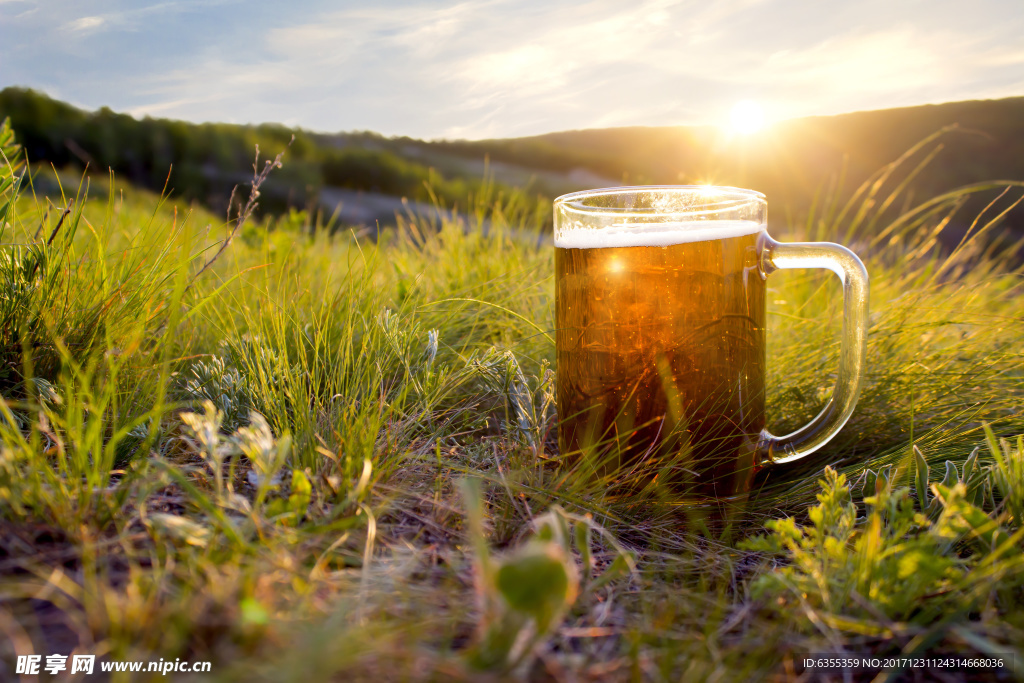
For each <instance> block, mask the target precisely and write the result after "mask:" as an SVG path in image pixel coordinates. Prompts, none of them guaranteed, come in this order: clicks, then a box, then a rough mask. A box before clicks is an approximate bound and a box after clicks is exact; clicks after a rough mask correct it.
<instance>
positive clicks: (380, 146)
mask: <svg viewBox="0 0 1024 683" xmlns="http://www.w3.org/2000/svg"><path fill="white" fill-rule="evenodd" d="M5 117H9V118H10V120H11V125H12V126H13V128H14V130H15V133H16V134H17V136H18V140H19V142H21V144H22V145H23V147H24V149H25V151H26V152H27V154H28V157H29V159H30V160H31V161H32V162H48V163H53V164H54V165H55V166H57V167H58V168H63V167H66V166H69V165H70V166H76V167H78V168H85V167H86V166H88V167H89V168H90V169H92V170H93V171H99V172H103V173H105V172H106V171H107V169H108V168H109V169H112V170H113V171H114V172H115V173H116V174H117V176H118V177H119V178H123V179H127V180H129V181H130V182H132V183H134V184H136V185H140V186H143V187H147V188H150V189H153V190H156V191H160V190H162V189H163V188H164V187H165V186H166V188H167V189H168V191H170V192H171V193H172V195H173V196H176V197H179V198H183V199H186V200H198V201H200V202H202V203H204V204H207V205H208V206H211V207H213V208H218V209H220V208H224V207H225V206H226V203H227V198H228V197H229V196H230V193H231V188H232V187H234V186H235V185H238V184H245V183H247V182H248V181H249V180H251V179H252V164H253V160H254V153H255V147H256V145H259V149H260V157H261V160H262V159H272V158H273V157H274V156H275V155H276V154H277V153H279V152H281V151H284V150H287V151H286V152H285V164H284V167H283V168H282V169H280V170H278V171H275V172H274V173H273V174H272V175H271V176H270V180H269V181H268V182H267V183H266V184H265V185H264V186H263V188H262V199H261V203H262V205H263V208H264V209H265V210H269V211H271V212H278V211H281V210H282V209H284V208H286V207H288V206H292V207H298V208H304V207H306V206H308V205H311V203H313V202H315V201H316V197H317V193H318V192H319V190H320V188H321V187H323V186H325V185H330V186H335V187H342V188H350V189H355V190H365V191H370V192H380V193H384V194H389V195H395V196H404V197H408V198H410V199H417V200H424V201H425V200H429V198H430V197H429V192H428V190H427V187H426V184H429V186H430V188H431V190H432V191H433V192H434V194H435V195H436V196H437V197H439V198H440V199H441V200H442V201H444V202H447V203H449V204H451V203H454V202H463V201H465V198H466V195H467V193H468V192H470V191H473V190H475V189H477V188H478V187H479V185H480V180H481V179H480V178H463V177H454V178H445V177H443V176H441V175H440V174H439V173H438V172H437V171H435V170H434V169H432V168H430V167H429V166H428V165H425V164H423V163H420V162H418V161H415V160H410V159H405V158H403V157H402V156H400V155H399V154H396V153H394V152H392V151H390V150H389V149H387V141H386V140H385V139H384V138H383V137H381V136H379V135H375V134H372V133H365V134H359V133H357V134H351V135H346V136H322V135H316V134H313V133H309V132H307V131H303V130H290V129H288V128H285V127H284V126H281V125H276V124H264V125H259V126H241V125H233V124H223V123H203V124H192V123H186V122H184V121H173V120H167V119H153V118H148V117H147V118H144V119H141V120H137V119H135V118H133V117H132V116H129V115H127V114H119V113H116V112H113V111H111V110H110V109H109V108H107V107H103V108H101V109H100V110H98V111H95V112H86V111H82V110H81V109H78V108H76V107H73V106H71V105H70V104H67V103H64V102H61V101H59V100H55V99H52V98H50V97H48V96H46V95H44V94H42V93H39V92H36V91H33V90H29V89H24V88H13V87H11V88H6V89H4V90H2V91H0V120H2V119H3V118H5ZM292 135H294V136H295V139H294V141H293V142H292V143H291V146H290V147H289V146H288V144H289V140H290V139H291V138H292ZM261 164H262V161H261ZM172 168H173V171H171V169H172ZM169 171H171V173H170V176H168V172H169Z"/></svg>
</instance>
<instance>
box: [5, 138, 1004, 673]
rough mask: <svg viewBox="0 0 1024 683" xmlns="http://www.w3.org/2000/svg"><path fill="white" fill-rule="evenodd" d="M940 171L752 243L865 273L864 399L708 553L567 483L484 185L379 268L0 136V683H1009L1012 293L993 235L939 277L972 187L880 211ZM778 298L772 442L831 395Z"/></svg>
mask: <svg viewBox="0 0 1024 683" xmlns="http://www.w3.org/2000/svg"><path fill="white" fill-rule="evenodd" d="M933 143H934V141H930V142H928V143H926V144H925V146H924V147H923V148H922V149H919V150H916V151H915V152H914V154H913V155H911V156H910V157H909V158H908V159H907V160H905V161H903V162H902V163H898V164H895V163H894V164H893V165H891V166H890V167H886V168H885V169H882V170H881V171H880V172H879V174H878V175H877V176H876V178H875V179H873V181H872V184H868V185H865V187H864V188H862V191H861V192H860V193H859V194H857V195H856V196H855V197H854V200H853V201H852V202H851V204H850V205H849V206H846V207H843V206H839V205H836V204H834V203H832V202H831V200H830V199H829V198H828V197H822V198H820V200H819V201H818V202H817V203H816V206H817V209H816V211H815V212H814V213H813V214H811V215H810V216H807V217H806V221H805V222H804V223H802V224H801V225H800V226H794V227H793V229H792V230H786V229H784V227H783V226H776V225H775V224H774V223H772V222H771V221H770V222H769V226H770V228H771V230H772V233H773V236H775V237H776V238H778V239H783V240H786V239H796V238H807V239H831V240H834V241H839V242H842V243H844V244H848V245H850V246H852V247H853V248H854V249H855V251H857V252H858V253H860V254H861V255H862V256H863V257H864V259H865V262H866V263H867V265H868V269H869V272H870V274H871V278H872V281H871V301H872V313H871V329H870V333H869V341H868V356H867V358H868V371H867V376H866V380H865V381H866V383H865V389H864V392H863V394H862V396H861V399H860V403H859V405H858V407H857V410H856V412H855V414H854V417H853V419H852V420H851V422H850V423H849V424H848V425H847V426H846V427H845V429H844V430H843V432H842V433H841V434H840V435H839V436H838V437H837V438H836V439H835V440H834V441H833V442H831V443H830V444H829V445H828V446H827V447H826V448H825V449H824V451H823V452H821V453H819V454H817V455H815V456H814V457H813V458H809V459H808V460H811V461H812V462H809V463H808V464H807V465H805V466H803V467H801V468H794V469H792V470H789V471H783V472H778V473H775V474H773V475H771V476H769V477H767V478H766V479H765V480H764V481H763V482H762V487H761V490H760V492H759V494H758V495H757V496H756V497H755V499H754V501H753V502H752V505H751V508H750V510H749V513H748V515H747V517H746V518H745V519H742V520H739V521H738V522H737V523H736V524H734V525H732V526H730V527H728V528H726V529H719V530H716V531H714V533H710V534H709V533H706V532H702V531H701V530H700V529H697V528H694V525H692V524H688V523H687V522H686V519H685V516H681V515H680V514H679V512H678V511H677V510H674V509H673V508H672V507H671V506H670V505H666V504H662V503H659V502H657V499H656V498H655V499H649V500H648V499H640V498H639V497H638V496H629V495H623V494H618V495H616V496H611V495H610V494H609V493H608V486H607V484H608V482H607V481H601V480H594V479H593V478H588V477H584V476H582V474H581V472H580V469H579V466H578V465H577V464H574V462H575V461H572V460H569V459H563V458H562V456H561V455H560V454H559V453H558V449H557V443H556V439H555V427H556V424H557V420H556V416H555V406H554V405H553V379H552V374H551V371H552V369H553V363H554V344H553V341H552V334H551V328H552V325H553V322H552V320H553V305H554V302H553V291H554V288H553V281H552V273H553V264H552V262H553V254H552V248H551V247H550V246H549V245H546V244H544V242H543V240H541V239H540V237H541V236H540V235H539V234H538V232H537V230H538V228H537V227H536V226H537V225H539V224H540V221H538V217H537V215H536V213H535V207H533V206H532V205H530V204H528V203H526V202H523V201H521V198H517V197H512V198H508V197H502V196H498V195H497V194H496V193H495V192H493V191H490V190H489V188H488V187H487V185H486V184H485V185H484V187H483V189H482V190H481V192H480V193H479V194H478V195H476V196H473V197H468V198H467V200H466V201H465V202H464V203H463V205H462V206H461V207H459V208H460V212H461V213H460V216H461V217H460V218H459V219H458V220H453V221H450V222H448V223H446V224H444V225H442V226H440V229H439V230H437V229H435V228H434V227H433V226H430V225H427V224H424V223H422V222H417V221H416V220H404V221H400V224H399V228H398V230H396V231H391V232H387V233H384V234H383V235H382V236H381V237H380V239H379V240H378V241H376V242H372V241H370V240H368V239H367V238H365V237H361V236H359V235H357V234H354V233H352V232H350V231H344V230H339V231H336V232H333V233H331V232H330V231H327V230H313V229H310V227H309V226H308V225H307V222H308V221H307V218H306V217H305V216H304V215H303V214H292V215H290V216H286V217H284V218H281V219H277V220H266V221H256V220H252V219H250V220H242V219H241V218H239V219H235V218H233V219H232V220H231V221H229V222H228V224H227V225H225V223H224V220H223V219H222V218H218V217H215V216H211V215H209V214H207V213H205V212H204V211H203V210H201V209H199V208H194V207H192V208H190V207H186V206H181V205H177V204H175V203H174V202H173V201H167V200H161V199H160V198H159V197H156V196H153V195H151V194H148V193H145V192H142V191H136V190H133V189H131V188H129V187H125V188H121V187H120V186H119V185H118V184H117V183H116V181H115V179H111V181H110V183H109V185H108V186H105V187H92V188H90V189H89V191H88V196H89V197H90V198H88V199H87V198H86V194H87V193H86V191H85V190H86V188H84V187H82V188H77V187H73V188H66V195H65V197H64V198H61V197H49V198H46V197H36V196H34V195H33V192H32V188H31V186H30V185H29V183H28V179H27V178H26V177H24V176H23V175H22V174H23V172H24V170H25V169H24V166H22V165H20V164H19V162H18V161H17V159H18V156H17V149H16V147H15V146H14V144H13V140H12V139H11V137H10V135H9V132H7V131H5V132H4V133H2V134H0V144H2V146H3V149H4V152H5V158H6V160H7V161H5V163H4V165H3V166H2V167H0V226H2V227H3V236H2V240H0V241H2V243H3V245H4V246H3V250H2V251H0V256H2V258H0V278H2V279H3V284H2V285H0V354H2V357H0V393H2V395H3V397H4V399H5V400H4V401H3V402H0V441H2V446H0V518H2V523H0V634H3V636H2V637H0V679H4V680H7V679H11V678H13V677H14V672H13V662H14V661H15V656H16V655H19V654H41V655H44V661H45V655H48V654H54V653H61V654H69V653H71V652H72V651H74V652H76V653H84V654H96V655H100V656H101V659H104V660H118V661H122V660H158V659H161V658H162V659H164V660H176V659H181V660H183V661H185V660H187V661H189V662H194V661H206V660H209V661H212V662H213V666H212V673H210V674H196V675H195V676H194V680H225V681H237V680H254V681H260V680H266V681H291V680H294V681H321V680H339V681H340V680H344V681H348V680H366V679H374V680H392V679H399V680H420V679H431V680H434V679H436V680H448V679H456V680H488V679H491V680H499V679H503V678H517V677H518V678H523V677H525V678H528V679H531V680H557V681H563V680H564V681H572V680H594V679H601V680H604V679H607V680H656V681H659V680H673V681H674V680H682V679H685V680H745V679H751V680H756V679H783V680H787V679H795V678H797V676H798V675H799V672H800V670H801V668H802V666H801V664H800V661H801V660H802V658H803V657H804V656H805V655H807V654H808V653H824V652H829V653H840V654H841V653H861V654H864V653H872V654H875V655H878V656H895V655H899V654H903V655H910V654H922V653H963V654H969V655H972V656H988V655H1000V656H1004V655H1008V654H1009V655H1016V662H1017V667H1020V668H1018V669H1017V673H1016V675H1017V676H1018V677H1019V676H1021V675H1022V674H1024V660H1022V659H1021V658H1020V653H1021V651H1022V649H1024V617H1022V616H1021V615H1022V614H1024V611H1022V609H1021V608H1022V607H1024V555H1022V553H1021V550H1022V547H1024V530H1021V529H1022V524H1021V522H1022V519H1024V443H1022V440H1021V438H1020V437H1019V436H1018V435H1020V434H1024V403H1022V399H1024V365H1022V360H1024V358H1022V349H1024V297H1021V294H1022V285H1024V280H1022V277H1021V271H1020V268H1019V267H1018V266H1017V265H1015V263H1014V262H1013V261H1011V260H1009V258H1008V257H1007V256H1006V255H1010V254H1013V253H1014V251H1015V250H1014V249H1012V248H1011V247H1010V246H1009V245H1007V244H1004V243H1002V242H1000V241H999V239H998V229H999V228H998V221H994V220H993V219H996V218H997V217H998V212H997V211H995V210H992V211H989V212H987V213H986V214H984V215H982V216H980V217H978V220H977V222H976V224H975V226H974V228H973V230H972V233H971V235H970V236H969V237H968V238H967V239H966V240H965V242H964V243H963V244H962V246H961V247H960V248H958V249H957V250H956V251H955V252H954V253H953V254H951V255H950V254H940V251H939V247H938V243H937V241H936V234H937V231H938V230H939V229H941V227H942V225H943V221H944V220H946V219H947V218H948V216H950V215H951V213H952V212H954V211H956V210H957V208H958V207H959V206H960V205H961V204H962V203H963V201H964V198H965V197H966V196H968V195H969V194H970V193H972V192H973V191H974V189H972V188H967V189H965V190H962V191H959V192H956V193H952V194H950V195H948V196H943V197H935V198H931V199H927V200H923V201H922V200H917V201H913V202H907V203H905V201H904V198H905V194H904V189H905V188H904V180H908V179H909V177H910V176H911V175H912V171H911V169H912V168H913V165H914V163H916V161H915V160H916V159H919V158H922V157H923V156H924V155H926V154H927V152H928V149H929V145H932V144H933ZM262 163H263V162H260V164H261V166H260V169H261V170H262V169H263V168H264V167H263V166H262ZM285 163H287V160H285ZM19 178H23V180H22V182H21V184H20V185H19V184H18V182H17V181H18V179H19ZM1021 185H1022V184H1021V183H1017V184H1008V183H996V184H994V185H992V186H989V187H986V188H983V187H981V186H979V187H978V188H975V189H976V190H977V191H979V192H980V191H981V190H982V189H987V190H989V191H991V190H992V189H993V187H994V188H995V190H996V193H998V191H1001V190H1002V188H1004V187H1005V188H1007V189H1006V194H1005V196H1004V197H1003V200H1004V201H1005V200H1007V199H1008V200H1010V201H1013V200H1016V199H1017V198H1018V197H1020V196H1021V189H1020V188H1021ZM247 192H248V190H244V191H241V192H240V194H242V195H245V194H247ZM993 196H994V195H993ZM72 197H74V201H72ZM243 199H244V197H243ZM889 206H905V209H904V211H903V212H902V215H901V217H900V218H899V219H897V220H896V221H894V222H891V221H886V222H885V223H881V222H879V221H877V220H876V217H877V216H880V215H883V214H884V213H885V212H886V210H887V208H888V207H889ZM243 213H244V212H243ZM772 215H782V212H781V211H779V212H776V213H773V214H772ZM243 218H244V216H243ZM485 223H486V224H487V225H488V226H489V229H488V230H487V231H486V232H485V231H484V230H482V229H481V226H483V225H484V224H485ZM236 228H237V229H236ZM232 234H233V235H234V238H233V239H232V240H230V243H229V244H228V243H227V242H226V238H227V237H228V235H232ZM769 288H770V289H769V320H770V329H769V331H768V339H769V351H768V357H769V367H770V373H769V387H770V392H771V393H770V395H769V415H770V424H771V427H772V431H773V432H775V433H785V432H786V431H787V430H788V429H790V428H795V427H797V426H799V425H801V424H803V423H804V422H806V421H807V420H809V419H810V418H811V417H813V415H814V414H815V413H816V412H817V411H818V410H819V409H820V408H821V406H822V405H823V404H824V402H825V401H826V400H827V398H828V396H827V387H828V386H829V385H830V384H831V380H830V375H829V374H828V373H830V372H833V371H834V370H833V369H834V368H835V366H836V357H837V354H838V325H839V316H840V314H841V301H839V286H838V284H837V283H835V282H832V281H830V280H828V279H827V278H826V277H825V276H823V275H821V274H818V273H804V272H797V273H778V274H775V275H773V276H772V277H771V279H770V280H769ZM826 465H831V467H828V468H826ZM4 667H6V668H4ZM943 675H946V676H948V677H949V678H951V679H953V680H957V679H966V678H968V674H966V673H962V672H961V673H944V674H943ZM147 676H152V677H157V678H159V677H160V676H158V675H154V674H145V673H143V674H136V675H134V677H133V675H132V674H128V673H122V674H113V677H114V679H115V680H146V679H147ZM177 676H178V677H180V678H188V676H187V675H186V674H178V675H177ZM873 676H874V672H870V673H865V672H861V673H858V674H856V675H855V676H854V678H855V679H857V680H862V679H864V680H866V679H870V678H872V677H873ZM899 676H906V677H907V678H908V679H911V678H912V672H910V671H909V670H907V671H903V672H901V671H900V670H898V669H897V670H893V671H890V672H889V673H883V674H881V677H880V679H879V680H887V677H888V680H892V679H895V678H897V677H899ZM1000 676H1002V677H1004V678H1012V676H1011V674H1008V673H1005V672H1004V673H1003V674H1000ZM43 678H45V675H44V676H43ZM970 678H972V679H975V680H976V679H977V678H978V675H977V674H971V675H970ZM83 680H90V678H89V677H86V678H85V679H83ZM837 680H838V679H837Z"/></svg>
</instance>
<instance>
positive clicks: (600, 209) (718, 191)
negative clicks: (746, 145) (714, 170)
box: [553, 185, 768, 217]
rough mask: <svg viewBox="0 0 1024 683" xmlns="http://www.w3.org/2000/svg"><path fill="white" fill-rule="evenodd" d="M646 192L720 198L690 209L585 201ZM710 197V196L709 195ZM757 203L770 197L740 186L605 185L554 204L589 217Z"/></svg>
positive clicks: (730, 207) (660, 213) (702, 210)
mask: <svg viewBox="0 0 1024 683" xmlns="http://www.w3.org/2000/svg"><path fill="white" fill-rule="evenodd" d="M644 192H663V193H664V192H673V193H676V192H677V193H679V194H680V195H685V194H694V193H699V194H704V193H707V194H708V195H714V197H715V199H716V200H718V201H713V202H712V201H708V202H706V203H704V204H698V205H696V206H694V207H693V208H691V209H686V208H679V209H671V208H653V207H652V208H636V207H626V206H593V205H588V204H585V203H584V202H585V201H586V200H587V199H591V198H594V197H606V196H609V195H627V194H633V195H635V194H639V193H644ZM708 199H709V200H710V199H711V197H709V198H708ZM750 203H758V204H762V205H764V206H767V205H768V200H767V198H766V197H765V196H764V194H763V193H761V192H758V191H757V190H748V189H744V188H741V187H731V186H728V185H623V186H620V187H602V188H597V189H593V190H581V191H579V192H570V193H569V194H563V195H561V196H560V197H557V198H556V199H555V200H554V202H553V207H554V209H555V210H556V211H557V210H558V209H562V210H563V211H571V212H573V213H577V214H582V215H587V216H619V217H622V216H626V217H628V216H636V217H651V216H678V215H700V214H708V213H719V212H722V211H729V210H733V209H738V208H740V207H742V206H743V205H745V204H750Z"/></svg>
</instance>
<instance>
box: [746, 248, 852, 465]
mask: <svg viewBox="0 0 1024 683" xmlns="http://www.w3.org/2000/svg"><path fill="white" fill-rule="evenodd" d="M758 247H759V251H760V254H761V258H760V263H761V271H762V273H764V275H765V277H767V276H768V275H770V274H771V273H773V272H774V271H776V270H781V269H784V268H824V269H827V270H831V271H832V272H833V273H835V274H836V275H838V276H839V279H840V281H841V282H842V283H843V332H842V341H841V345H840V348H839V374H838V376H837V377H836V385H835V388H834V389H833V390H832V396H831V397H830V398H829V400H828V403H827V404H826V405H825V407H824V409H822V411H821V412H820V413H818V415H817V417H815V418H814V419H813V420H811V421H810V422H809V423H808V424H806V425H805V426H804V427H802V428H800V429H798V430H796V431H795V432H793V433H791V434H786V435H785V436H774V435H772V434H770V433H769V432H768V430H764V431H762V432H761V439H760V443H759V444H758V451H759V452H760V454H761V461H762V462H765V463H766V464H768V463H774V464H782V463H787V462H792V461H794V460H799V459H800V458H802V457H804V456H805V455H810V454H811V453H813V452H814V451H816V450H818V449H819V448H821V447H822V446H824V445H825V444H826V443H828V441H829V440H830V439H831V438H832V437H833V436H835V435H836V433H837V432H839V430H840V429H842V428H843V425H845V424H846V422H847V420H849V419H850V415H851V414H852V413H853V408H854V406H855V405H857V397H858V396H859V395H860V388H861V377H862V375H863V371H864V355H865V351H866V348H867V328H868V271H867V269H866V268H864V264H863V263H861V260H860V259H859V258H857V256H856V255H855V254H854V253H853V252H852V251H850V250H849V249H847V248H846V247H843V246H840V245H838V244H832V243H831V242H791V243H788V244H786V243H782V242H776V241H775V240H773V239H772V238H771V237H769V236H768V235H767V234H766V233H763V234H762V237H761V241H760V243H759V244H758Z"/></svg>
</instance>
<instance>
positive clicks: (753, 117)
mask: <svg viewBox="0 0 1024 683" xmlns="http://www.w3.org/2000/svg"><path fill="white" fill-rule="evenodd" d="M729 122H730V123H731V124H732V130H733V132H735V133H741V134H743V135H748V134H750V133H756V132H757V131H759V130H761V129H762V128H764V110H763V109H762V108H761V105H760V104H758V103H757V102H754V101H753V100H740V101H739V102H737V103H736V106H734V107H733V108H732V111H731V112H730V113H729Z"/></svg>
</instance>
